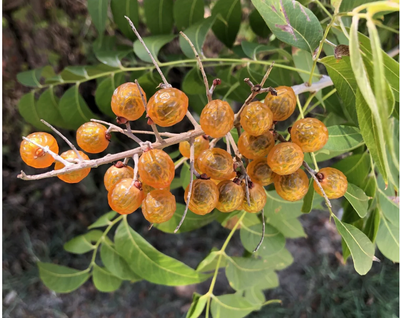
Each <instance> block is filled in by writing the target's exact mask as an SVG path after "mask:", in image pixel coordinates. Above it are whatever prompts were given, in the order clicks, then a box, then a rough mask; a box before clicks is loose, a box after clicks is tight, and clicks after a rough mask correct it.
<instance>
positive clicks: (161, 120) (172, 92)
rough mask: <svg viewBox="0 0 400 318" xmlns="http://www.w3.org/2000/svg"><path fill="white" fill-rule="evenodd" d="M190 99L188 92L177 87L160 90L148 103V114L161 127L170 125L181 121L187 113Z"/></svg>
mask: <svg viewBox="0 0 400 318" xmlns="http://www.w3.org/2000/svg"><path fill="white" fill-rule="evenodd" d="M188 106H189V99H188V97H187V96H186V94H185V93H184V92H182V91H180V90H179V89H176V88H172V87H170V88H163V89H160V90H158V91H157V92H156V93H155V94H154V95H153V96H152V97H151V98H150V99H149V102H148V104H147V115H148V116H149V117H150V118H151V119H152V120H153V122H154V123H155V124H157V125H159V126H161V127H169V126H172V125H175V124H176V123H179V122H180V121H181V120H182V119H183V118H184V117H185V115H186V112H187V110H188Z"/></svg>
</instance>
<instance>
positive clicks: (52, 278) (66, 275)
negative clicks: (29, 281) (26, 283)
mask: <svg viewBox="0 0 400 318" xmlns="http://www.w3.org/2000/svg"><path fill="white" fill-rule="evenodd" d="M37 265H38V267H39V275H40V279H41V280H42V281H43V283H44V284H45V285H46V286H47V287H48V288H50V289H51V290H53V291H55V292H56V293H69V292H72V291H74V290H75V289H77V288H79V287H80V286H81V285H82V284H83V283H84V282H86V281H87V279H88V278H89V277H90V274H89V271H88V270H84V271H78V270H76V269H73V268H69V267H65V266H60V265H56V264H50V263H42V262H38V263H37Z"/></svg>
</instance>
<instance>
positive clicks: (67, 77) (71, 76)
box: [60, 66, 89, 82]
mask: <svg viewBox="0 0 400 318" xmlns="http://www.w3.org/2000/svg"><path fill="white" fill-rule="evenodd" d="M60 76H61V77H62V79H63V80H64V81H70V82H77V81H80V80H82V79H87V78H89V75H88V73H87V71H86V69H85V67H84V66H67V67H66V68H64V69H63V70H62V72H61V73H60Z"/></svg>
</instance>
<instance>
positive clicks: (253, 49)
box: [241, 41, 308, 80]
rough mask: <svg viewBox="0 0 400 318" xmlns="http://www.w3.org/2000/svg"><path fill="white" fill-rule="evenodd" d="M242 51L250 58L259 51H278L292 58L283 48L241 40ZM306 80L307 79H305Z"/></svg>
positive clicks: (255, 55)
mask: <svg viewBox="0 0 400 318" xmlns="http://www.w3.org/2000/svg"><path fill="white" fill-rule="evenodd" d="M241 45H242V49H243V52H244V53H245V54H246V55H247V56H248V57H249V58H251V59H253V60H257V55H258V54H259V53H266V54H273V53H278V54H279V55H281V56H282V57H286V58H287V59H288V60H291V59H292V56H291V55H290V54H289V53H288V52H286V51H285V50H283V49H279V48H276V47H274V46H271V45H265V44H259V43H253V42H247V41H242V43H241ZM307 80H308V79H307Z"/></svg>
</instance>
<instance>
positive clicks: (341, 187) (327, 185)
mask: <svg viewBox="0 0 400 318" xmlns="http://www.w3.org/2000/svg"><path fill="white" fill-rule="evenodd" d="M318 174H321V175H322V176H323V179H322V180H321V181H320V184H321V186H322V189H324V191H325V193H326V196H327V197H328V198H329V199H338V198H340V197H342V196H344V194H345V193H346V191H347V178H346V176H345V175H344V174H343V172H341V171H340V170H337V169H335V168H322V169H321V170H319V171H318ZM313 186H314V189H315V191H316V192H317V193H318V194H319V195H320V196H323V194H322V192H321V189H320V188H319V187H318V185H317V183H316V182H315V181H314V183H313Z"/></svg>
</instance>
